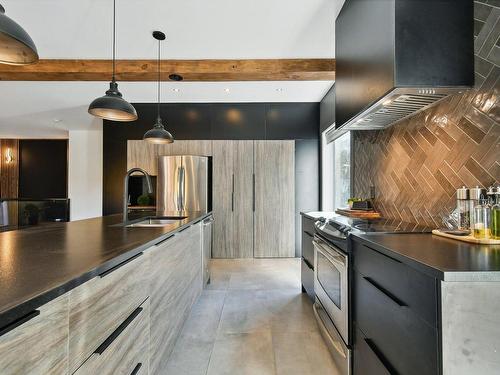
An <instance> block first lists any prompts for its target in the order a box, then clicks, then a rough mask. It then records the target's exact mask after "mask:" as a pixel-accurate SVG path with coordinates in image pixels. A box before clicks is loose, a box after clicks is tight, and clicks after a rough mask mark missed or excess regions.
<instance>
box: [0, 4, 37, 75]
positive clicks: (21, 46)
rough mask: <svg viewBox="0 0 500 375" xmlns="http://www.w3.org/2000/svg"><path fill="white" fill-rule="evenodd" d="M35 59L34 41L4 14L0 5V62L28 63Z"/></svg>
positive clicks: (11, 63) (33, 61) (12, 63)
mask: <svg viewBox="0 0 500 375" xmlns="http://www.w3.org/2000/svg"><path fill="white" fill-rule="evenodd" d="M37 61H38V52H37V50H36V46H35V43H34V42H33V40H32V39H31V37H30V36H29V35H28V33H27V32H26V31H25V30H24V29H23V28H22V27H21V26H19V24H17V23H16V22H15V21H13V20H12V19H10V18H9V17H7V16H6V15H5V9H4V7H3V6H2V5H0V64H8V65H28V64H34V63H36V62H37Z"/></svg>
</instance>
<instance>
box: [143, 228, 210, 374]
mask: <svg viewBox="0 0 500 375" xmlns="http://www.w3.org/2000/svg"><path fill="white" fill-rule="evenodd" d="M149 251H150V252H151V271H152V272H151V275H150V280H151V337H150V340H151V341H150V343H151V344H150V373H151V374H155V375H160V374H164V373H165V367H166V363H167V361H168V359H169V357H170V353H171V352H172V349H173V347H174V344H175V340H176V339H177V336H178V334H179V333H180V330H181V328H182V325H183V323H184V320H185V319H186V318H187V315H188V314H189V311H190V309H191V306H192V305H193V303H194V302H195V301H196V299H197V298H198V297H199V295H200V294H201V290H202V281H201V279H202V259H201V224H200V223H198V224H195V225H192V226H191V227H189V228H188V229H186V230H184V231H182V232H180V233H177V234H176V235H175V236H174V237H172V238H170V239H168V240H167V241H165V242H162V243H160V244H158V245H157V246H155V247H154V248H152V249H151V250H149Z"/></svg>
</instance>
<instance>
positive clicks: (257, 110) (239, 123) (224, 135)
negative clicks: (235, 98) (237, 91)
mask: <svg viewBox="0 0 500 375" xmlns="http://www.w3.org/2000/svg"><path fill="white" fill-rule="evenodd" d="M265 136H266V108H265V106H264V105H262V104H261V103H231V104H227V103H224V104H213V105H212V139H265Z"/></svg>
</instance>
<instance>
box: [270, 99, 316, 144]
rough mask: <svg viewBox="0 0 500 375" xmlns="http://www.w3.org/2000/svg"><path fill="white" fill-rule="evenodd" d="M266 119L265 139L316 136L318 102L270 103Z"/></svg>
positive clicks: (312, 137) (313, 137) (311, 137)
mask: <svg viewBox="0 0 500 375" xmlns="http://www.w3.org/2000/svg"><path fill="white" fill-rule="evenodd" d="M266 119H267V123H266V139H317V138H318V124H319V106H318V103H271V104H268V105H267V116H266Z"/></svg>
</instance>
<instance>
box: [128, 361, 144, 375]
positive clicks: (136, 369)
mask: <svg viewBox="0 0 500 375" xmlns="http://www.w3.org/2000/svg"><path fill="white" fill-rule="evenodd" d="M141 367H142V363H138V364H137V366H135V367H134V369H133V370H132V372H131V373H130V375H136V374H138V373H139V370H140V369H141Z"/></svg>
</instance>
